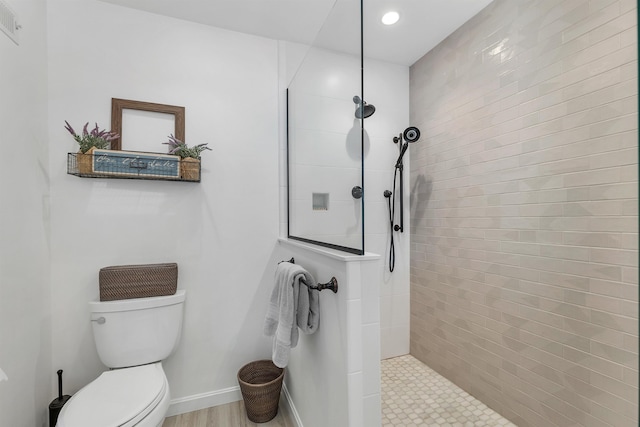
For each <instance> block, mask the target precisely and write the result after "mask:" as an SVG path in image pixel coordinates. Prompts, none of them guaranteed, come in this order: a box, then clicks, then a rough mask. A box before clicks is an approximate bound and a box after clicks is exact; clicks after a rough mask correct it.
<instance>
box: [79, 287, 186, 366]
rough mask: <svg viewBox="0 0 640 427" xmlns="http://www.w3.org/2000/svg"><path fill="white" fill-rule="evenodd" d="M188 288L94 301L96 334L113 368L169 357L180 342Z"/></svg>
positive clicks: (101, 351)
mask: <svg viewBox="0 0 640 427" xmlns="http://www.w3.org/2000/svg"><path fill="white" fill-rule="evenodd" d="M185 296H186V291H184V290H178V291H177V292H176V293H175V294H174V295H168V296H161V297H150V298H135V299H126V300H117V301H95V302H90V303H89V306H90V309H91V325H92V327H93V338H94V340H95V343H96V348H97V350H98V355H99V356H100V360H102V363H104V364H105V365H107V366H108V367H109V368H125V367H129V366H138V365H144V364H146V363H153V362H158V361H161V360H164V359H166V358H167V357H168V356H169V355H170V354H171V353H172V352H173V350H174V349H175V348H176V346H177V345H178V341H179V340H180V332H181V330H182V312H183V306H184V300H185Z"/></svg>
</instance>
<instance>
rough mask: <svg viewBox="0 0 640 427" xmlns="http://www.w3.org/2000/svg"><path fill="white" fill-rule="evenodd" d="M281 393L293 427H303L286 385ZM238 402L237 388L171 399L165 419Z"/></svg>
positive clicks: (239, 394)
mask: <svg viewBox="0 0 640 427" xmlns="http://www.w3.org/2000/svg"><path fill="white" fill-rule="evenodd" d="M282 391H283V395H284V399H281V403H283V404H285V405H286V406H287V409H288V412H289V414H291V416H292V417H293V420H292V421H293V423H294V427H304V426H303V425H302V420H301V419H300V414H298V411H297V410H296V407H295V405H294V404H293V400H292V399H291V395H290V394H289V390H287V385H286V384H282ZM238 400H242V393H241V392H240V387H238V386H236V387H229V388H225V389H222V390H216V391H211V392H207V393H201V394H194V395H192V396H187V397H181V398H179V399H172V400H171V403H170V404H169V409H168V410H167V415H166V417H173V416H175V415H180V414H185V413H187V412H192V411H199V410H200V409H206V408H211V407H213V406H220V405H225V404H227V403H231V402H236V401H238Z"/></svg>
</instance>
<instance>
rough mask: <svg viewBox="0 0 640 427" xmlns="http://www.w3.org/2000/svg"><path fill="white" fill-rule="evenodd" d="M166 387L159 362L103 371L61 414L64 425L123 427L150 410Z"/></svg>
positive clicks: (66, 426)
mask: <svg viewBox="0 0 640 427" xmlns="http://www.w3.org/2000/svg"><path fill="white" fill-rule="evenodd" d="M166 389H167V382H166V377H165V375H164V371H163V370H162V365H161V364H160V363H154V364H151V365H143V366H136V367H133V368H124V369H116V370H113V371H107V372H103V373H102V374H101V375H100V376H99V377H98V378H96V379H95V380H94V381H93V382H91V383H90V384H88V385H86V386H85V387H84V388H82V389H81V390H80V391H78V392H77V393H76V394H75V395H74V396H73V397H72V398H71V399H70V400H69V402H67V404H66V405H65V406H63V408H62V411H61V413H60V418H61V421H63V422H62V423H60V424H61V425H63V426H64V427H86V426H92V427H125V426H130V425H135V423H137V422H138V421H140V420H141V419H142V418H144V417H145V416H146V415H147V414H148V413H149V412H151V411H152V410H153V409H154V408H155V407H156V405H157V404H158V402H160V400H161V399H162V397H163V396H164V394H165V392H166Z"/></svg>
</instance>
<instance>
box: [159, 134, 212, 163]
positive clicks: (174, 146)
mask: <svg viewBox="0 0 640 427" xmlns="http://www.w3.org/2000/svg"><path fill="white" fill-rule="evenodd" d="M163 144H167V145H168V146H169V147H171V149H170V150H169V154H175V155H176V156H180V158H182V159H186V158H192V159H197V160H200V154H201V153H202V152H203V151H204V150H211V148H209V147H207V145H208V144H198V145H194V146H193V147H189V146H188V145H187V144H185V143H184V142H182V141H180V140H179V139H178V138H176V137H175V136H173V134H171V135H169V141H168V142H163Z"/></svg>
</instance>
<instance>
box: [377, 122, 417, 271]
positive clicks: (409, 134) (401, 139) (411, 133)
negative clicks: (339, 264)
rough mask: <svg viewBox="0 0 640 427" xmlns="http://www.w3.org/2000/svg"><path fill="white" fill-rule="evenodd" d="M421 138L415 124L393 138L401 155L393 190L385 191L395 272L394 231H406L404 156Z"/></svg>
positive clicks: (390, 258) (390, 254) (391, 254)
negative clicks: (398, 197) (398, 202)
mask: <svg viewBox="0 0 640 427" xmlns="http://www.w3.org/2000/svg"><path fill="white" fill-rule="evenodd" d="M419 139H420V129H418V128H417V127H415V126H409V127H408V128H406V129H405V130H404V132H402V133H401V134H399V135H398V136H395V137H394V138H393V142H394V143H396V144H398V143H400V147H399V149H400V155H399V156H398V160H397V161H396V165H395V172H394V174H393V191H394V192H391V191H389V190H385V191H384V197H385V198H386V199H387V201H388V202H387V203H388V205H389V225H390V229H391V239H390V244H389V271H390V272H393V269H394V267H395V263H396V252H395V245H394V241H393V232H394V231H399V232H401V233H402V232H403V231H404V200H403V198H404V179H403V173H402V171H403V169H404V165H403V164H402V158H403V157H404V155H405V153H406V152H407V150H408V149H409V144H410V143H413V142H417V141H418V140H419ZM398 171H400V190H399V191H400V224H399V225H398V224H394V220H395V210H396V194H395V191H396V177H397V176H398Z"/></svg>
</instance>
